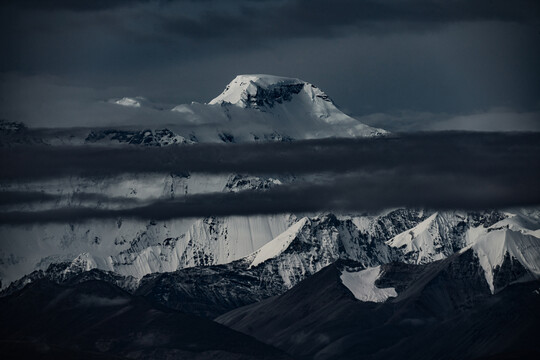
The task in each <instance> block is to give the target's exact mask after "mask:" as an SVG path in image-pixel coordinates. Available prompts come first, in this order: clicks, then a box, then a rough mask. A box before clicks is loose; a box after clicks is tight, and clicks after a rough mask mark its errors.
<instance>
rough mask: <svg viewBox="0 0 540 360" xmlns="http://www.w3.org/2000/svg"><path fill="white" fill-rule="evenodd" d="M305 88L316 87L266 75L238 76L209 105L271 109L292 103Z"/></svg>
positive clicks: (299, 81) (295, 80)
mask: <svg viewBox="0 0 540 360" xmlns="http://www.w3.org/2000/svg"><path fill="white" fill-rule="evenodd" d="M304 87H314V86H313V85H311V84H309V83H307V82H305V81H303V80H300V79H296V78H287V77H282V76H274V75H266V74H254V75H238V76H236V77H235V78H234V79H233V80H232V81H231V82H230V83H229V84H228V85H227V87H226V88H225V90H223V92H222V93H221V94H220V95H219V96H217V97H216V98H214V99H212V101H210V102H209V104H210V105H214V104H224V103H226V104H231V105H236V106H240V107H244V108H249V107H252V108H257V107H260V106H270V107H271V106H273V105H274V103H275V102H277V103H282V102H283V101H290V100H291V99H292V96H293V95H295V94H298V93H300V92H301V91H302V90H303V88H304ZM319 92H321V91H319ZM321 93H322V92H321ZM325 96H326V95H325Z"/></svg>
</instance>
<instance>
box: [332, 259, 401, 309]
mask: <svg viewBox="0 0 540 360" xmlns="http://www.w3.org/2000/svg"><path fill="white" fill-rule="evenodd" d="M380 276H381V267H380V266H376V267H370V268H367V269H364V270H361V271H356V272H349V271H347V270H343V271H342V273H341V276H340V279H341V282H342V283H343V285H345V286H346V287H347V289H349V290H350V291H351V292H352V294H353V295H354V297H355V298H357V299H358V300H360V301H365V302H367V301H369V302H385V301H386V300H387V299H388V298H391V297H396V296H397V292H396V290H395V289H394V288H384V289H381V288H378V287H377V286H376V285H375V282H376V281H377V279H378V278H379V277H380Z"/></svg>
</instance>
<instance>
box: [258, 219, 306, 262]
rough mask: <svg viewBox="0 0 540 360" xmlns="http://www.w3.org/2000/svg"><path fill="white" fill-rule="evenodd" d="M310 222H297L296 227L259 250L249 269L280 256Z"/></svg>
mask: <svg viewBox="0 0 540 360" xmlns="http://www.w3.org/2000/svg"><path fill="white" fill-rule="evenodd" d="M308 221H309V219H308V218H307V217H304V218H302V219H300V220H299V221H298V222H296V223H295V224H294V225H292V226H291V227H290V228H288V229H287V230H286V231H285V232H283V233H282V234H280V235H279V236H278V237H276V238H275V239H274V240H272V241H270V242H269V243H267V244H266V245H264V246H263V247H261V248H260V249H259V250H257V252H256V254H257V255H256V256H255V259H254V260H253V262H252V263H251V265H250V266H249V267H250V268H252V267H255V266H257V265H259V264H262V263H263V262H265V261H266V260H268V259H272V258H274V257H276V256H278V255H280V254H281V253H282V252H283V251H285V250H286V249H287V248H288V247H289V245H290V244H291V242H292V241H293V240H294V238H295V237H296V235H297V234H298V232H299V231H300V230H301V229H302V228H303V227H304V225H305V224H306V223H307V222H308Z"/></svg>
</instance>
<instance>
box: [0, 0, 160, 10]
mask: <svg viewBox="0 0 540 360" xmlns="http://www.w3.org/2000/svg"><path fill="white" fill-rule="evenodd" d="M150 1H151V0H92V1H80V0H12V1H10V0H7V1H6V0H4V1H2V2H1V4H2V5H7V6H12V7H18V8H26V9H39V10H73V11H95V10H104V9H114V8H117V7H121V6H126V5H129V4H135V3H146V2H150Z"/></svg>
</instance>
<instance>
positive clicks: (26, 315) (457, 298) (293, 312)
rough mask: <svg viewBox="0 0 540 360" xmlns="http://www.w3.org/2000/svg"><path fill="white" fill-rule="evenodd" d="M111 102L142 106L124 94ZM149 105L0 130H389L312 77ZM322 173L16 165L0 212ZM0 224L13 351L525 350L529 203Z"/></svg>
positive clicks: (19, 141) (535, 301)
mask: <svg viewBox="0 0 540 360" xmlns="http://www.w3.org/2000/svg"><path fill="white" fill-rule="evenodd" d="M111 105H114V106H126V107H130V108H132V109H133V111H137V110H138V109H140V108H143V107H145V106H152V105H151V104H150V103H149V102H148V101H147V100H146V99H144V98H127V97H126V98H121V99H112V100H111ZM162 111H171V112H172V113H174V114H175V115H177V116H178V121H177V122H176V123H174V124H167V126H163V127H159V126H158V127H153V126H149V127H148V128H135V127H131V128H129V127H126V128H114V129H112V128H107V129H104V128H77V129H29V128H26V127H25V126H24V125H23V124H19V123H13V122H3V123H2V124H1V129H0V130H1V135H0V145H1V146H2V147H4V148H9V149H15V151H16V150H17V149H19V148H20V149H23V148H24V149H28V148H29V149H36V151H39V149H43V148H49V147H58V148H59V149H64V148H65V149H66V151H68V150H69V149H72V148H80V147H88V148H92V149H97V150H98V151H99V150H100V149H120V148H126V147H137V148H138V147H164V146H169V147H178V148H179V149H182V147H196V146H200V145H201V144H203V143H216V144H223V146H233V145H231V144H233V143H261V142H291V141H302V140H310V139H326V138H385V137H387V136H389V135H390V134H389V133H388V132H387V131H385V130H382V129H376V128H372V127H369V126H367V125H365V124H362V123H360V122H359V121H358V120H356V119H354V118H352V117H350V116H348V115H346V114H344V113H343V112H341V111H340V110H339V109H338V108H337V107H336V106H335V104H334V103H333V102H332V100H331V99H330V98H329V97H328V96H327V95H326V94H325V93H324V92H323V91H321V90H320V89H319V88H317V87H316V86H314V85H312V84H310V83H307V82H305V81H302V80H299V79H292V78H283V77H277V76H270V75H239V76H237V77H236V78H235V79H233V81H231V83H230V84H229V85H228V86H227V87H226V88H225V90H224V91H223V93H222V94H220V95H219V96H217V97H216V98H214V99H213V100H211V101H210V102H209V103H208V104H198V103H192V104H189V105H178V106H176V107H174V108H172V109H164V110H162ZM385 146H392V143H391V142H388V143H387V144H385ZM81 161H84V159H81ZM328 176H332V175H329V174H325V173H316V174H305V173H301V174H295V173H280V174H271V173H263V174H259V173H258V174H242V173H225V172H221V173H219V172H216V173H212V174H210V173H204V172H196V171H191V170H190V169H178V171H174V172H170V173H164V172H160V171H154V172H145V173H139V174H132V173H122V174H119V175H118V174H115V175H112V174H111V175H110V176H105V175H99V176H96V175H85V174H73V175H71V176H64V175H62V176H49V177H47V178H43V179H27V178H26V179H24V181H9V180H6V181H2V183H1V184H0V191H2V193H3V198H4V200H3V201H2V203H1V204H0V206H1V211H2V213H3V214H18V213H22V212H25V213H29V214H32V213H34V214H35V213H38V212H40V211H51V212H52V213H62V212H63V211H64V212H70V211H73V210H74V209H81V208H82V209H84V208H97V209H101V210H110V211H111V213H113V214H114V211H115V210H116V209H124V208H131V207H137V206H141V204H145V203H146V202H148V201H155V200H163V199H173V200H178V199H179V200H180V201H182V199H187V198H190V197H192V196H197V195H201V194H203V195H205V194H256V193H261V192H265V191H269V190H270V189H275V188H280V187H284V186H291V187H294V186H295V185H296V184H298V183H301V182H302V181H305V180H306V179H309V180H310V181H314V182H321V181H324V180H325V178H326V177H328ZM419 191H421V189H419ZM312 196H314V197H316V196H317V194H316V193H314V194H313V195H312ZM11 199H16V200H11ZM21 199H22V200H21ZM0 239H1V240H0V241H1V243H0V244H1V246H0V279H1V288H2V293H1V294H2V297H1V298H0V302H1V303H2V304H1V305H0V321H1V323H2V326H1V330H0V331H1V333H2V338H1V342H0V345H1V346H2V348H3V351H5V353H6V354H12V356H13V357H17V356H18V355H21V354H22V355H24V356H32V357H42V358H62V357H64V358H70V357H74V356H77V357H86V358H96V359H101V358H137V359H139V358H140V359H142V358H172V357H182V358H194V359H206V358H215V359H252V358H253V359H263V358H268V359H270V358H272V359H274V358H276V359H278V358H283V359H287V358H289V357H291V358H296V359H357V358H366V359H394V358H395V359H397V358H425V359H436V358H441V359H442V358H446V359H455V358H463V359H499V358H512V357H515V358H536V357H537V356H538V355H540V346H539V345H538V344H537V341H535V339H536V338H537V336H536V335H538V330H537V329H538V319H540V316H539V315H540V313H539V310H540V307H539V306H538V305H540V304H539V302H540V280H539V279H540V210H539V209H537V208H534V207H527V208H521V207H516V208H508V209H484V210H459V209H428V208H411V207H399V208H392V209H386V210H384V211H378V212H365V213H348V212H340V211H325V212H319V213H303V212H290V213H272V214H249V215H234V216H205V217H179V218H173V219H165V220H159V219H158V220H156V219H141V218H131V217H117V216H110V217H106V218H94V219H86V220H81V221H69V222H62V221H56V220H54V219H53V220H51V221H27V222H24V223H9V222H2V223H1V225H0ZM213 320H215V321H213ZM216 322H217V323H216ZM218 323H219V324H218Z"/></svg>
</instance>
